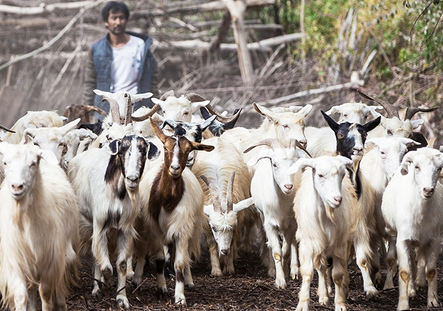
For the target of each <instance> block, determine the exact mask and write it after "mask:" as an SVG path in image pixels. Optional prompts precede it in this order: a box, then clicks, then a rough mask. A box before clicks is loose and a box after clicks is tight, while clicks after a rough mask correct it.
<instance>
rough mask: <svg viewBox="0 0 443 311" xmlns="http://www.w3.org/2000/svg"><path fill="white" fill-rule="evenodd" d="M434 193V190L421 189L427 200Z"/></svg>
mask: <svg viewBox="0 0 443 311" xmlns="http://www.w3.org/2000/svg"><path fill="white" fill-rule="evenodd" d="M433 193H434V188H423V194H424V196H425V197H427V198H429V197H431V196H432V194H433Z"/></svg>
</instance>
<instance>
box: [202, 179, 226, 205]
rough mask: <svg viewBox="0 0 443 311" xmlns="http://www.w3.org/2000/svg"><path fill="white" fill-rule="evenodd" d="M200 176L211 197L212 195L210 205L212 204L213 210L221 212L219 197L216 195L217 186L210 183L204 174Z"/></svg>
mask: <svg viewBox="0 0 443 311" xmlns="http://www.w3.org/2000/svg"><path fill="white" fill-rule="evenodd" d="M200 178H201V179H202V180H203V181H204V182H205V184H206V185H207V186H208V188H209V193H210V194H211V197H212V205H213V206H214V211H216V212H219V213H221V212H222V208H221V202H220V198H219V196H218V190H217V187H215V185H214V184H213V183H211V182H210V181H209V180H208V178H206V176H205V175H201V176H200Z"/></svg>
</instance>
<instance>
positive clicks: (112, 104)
mask: <svg viewBox="0 0 443 311" xmlns="http://www.w3.org/2000/svg"><path fill="white" fill-rule="evenodd" d="M105 101H107V102H108V103H109V109H110V111H111V117H112V121H113V122H116V123H118V124H120V112H119V109H118V103H117V101H116V100H115V99H113V98H111V97H103V99H102V102H105Z"/></svg>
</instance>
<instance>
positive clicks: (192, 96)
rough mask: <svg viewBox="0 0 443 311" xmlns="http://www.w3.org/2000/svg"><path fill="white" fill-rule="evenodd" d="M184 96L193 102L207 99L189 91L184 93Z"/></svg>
mask: <svg viewBox="0 0 443 311" xmlns="http://www.w3.org/2000/svg"><path fill="white" fill-rule="evenodd" d="M183 96H184V97H186V99H187V100H189V101H190V102H191V103H197V102H204V101H205V100H206V99H204V98H203V97H202V96H200V95H198V94H196V93H188V94H184V95H183Z"/></svg>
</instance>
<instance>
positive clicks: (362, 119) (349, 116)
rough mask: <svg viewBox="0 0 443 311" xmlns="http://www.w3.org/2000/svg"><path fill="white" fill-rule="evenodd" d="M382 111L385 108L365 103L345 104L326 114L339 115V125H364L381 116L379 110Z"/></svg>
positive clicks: (332, 108)
mask: <svg viewBox="0 0 443 311" xmlns="http://www.w3.org/2000/svg"><path fill="white" fill-rule="evenodd" d="M381 109H383V106H368V105H366V104H363V103H344V104H341V105H338V106H333V107H331V109H329V110H328V111H326V114H327V115H329V116H330V115H333V114H335V113H339V114H340V117H339V119H338V121H337V122H338V123H343V122H351V123H359V124H364V123H366V122H368V120H369V119H371V118H370V117H372V119H375V118H377V117H378V116H379V115H380V113H378V112H377V110H381Z"/></svg>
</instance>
